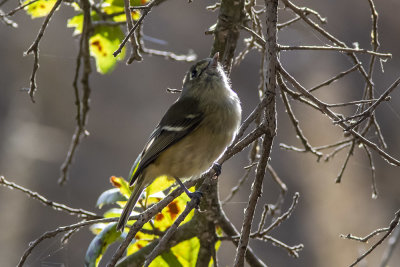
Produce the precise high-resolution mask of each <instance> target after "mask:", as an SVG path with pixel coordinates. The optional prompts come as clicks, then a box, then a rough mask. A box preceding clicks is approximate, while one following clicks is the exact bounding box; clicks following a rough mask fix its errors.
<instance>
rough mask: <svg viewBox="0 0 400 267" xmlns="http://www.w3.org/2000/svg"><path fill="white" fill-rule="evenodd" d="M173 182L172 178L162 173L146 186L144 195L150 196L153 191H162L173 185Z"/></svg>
mask: <svg viewBox="0 0 400 267" xmlns="http://www.w3.org/2000/svg"><path fill="white" fill-rule="evenodd" d="M174 182H175V180H174V179H173V178H171V177H168V176H166V175H162V176H160V177H158V178H157V179H155V180H154V182H152V183H151V185H149V186H148V187H147V188H146V196H151V195H153V194H155V193H158V192H160V191H163V190H165V189H167V188H168V187H170V186H171V185H173V183H174Z"/></svg>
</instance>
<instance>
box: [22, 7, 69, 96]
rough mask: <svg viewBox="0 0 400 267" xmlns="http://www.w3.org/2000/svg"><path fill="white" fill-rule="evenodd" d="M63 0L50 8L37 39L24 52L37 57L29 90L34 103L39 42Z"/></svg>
mask: <svg viewBox="0 0 400 267" xmlns="http://www.w3.org/2000/svg"><path fill="white" fill-rule="evenodd" d="M61 2H62V0H57V2H56V3H55V4H54V6H53V8H52V9H51V10H50V12H49V14H48V15H47V16H46V18H45V19H44V21H43V24H42V26H41V27H40V30H39V33H38V35H37V36H36V39H35V41H34V42H33V44H32V45H31V46H30V47H29V48H28V50H26V52H25V53H24V54H25V55H29V54H30V53H33V55H34V58H35V59H34V62H33V70H32V75H31V87H30V89H29V91H28V94H29V96H30V97H31V100H32V102H33V103H35V99H34V95H35V92H36V88H37V87H36V72H37V70H38V68H39V42H40V40H41V39H42V37H43V34H44V31H45V30H46V28H47V25H48V24H49V21H50V19H51V17H52V16H53V14H54V12H55V11H56V9H57V8H58V7H59V6H60V4H61Z"/></svg>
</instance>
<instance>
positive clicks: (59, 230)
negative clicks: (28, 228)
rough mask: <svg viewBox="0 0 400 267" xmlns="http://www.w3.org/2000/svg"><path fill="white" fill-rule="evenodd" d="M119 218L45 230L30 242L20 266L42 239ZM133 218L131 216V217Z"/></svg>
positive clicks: (83, 222) (19, 266) (114, 219)
mask: <svg viewBox="0 0 400 267" xmlns="http://www.w3.org/2000/svg"><path fill="white" fill-rule="evenodd" d="M135 218H137V216H135V217H132V219H135ZM118 219H119V218H102V219H95V220H89V221H82V222H79V223H75V224H71V225H67V226H60V227H58V228H57V229H55V230H52V231H47V232H45V233H44V234H43V235H41V236H40V237H39V238H38V239H36V240H34V241H32V242H30V243H29V247H28V248H27V249H26V250H25V252H24V254H23V255H22V257H21V259H20V260H19V263H18V265H17V266H18V267H22V266H23V265H24V263H25V261H26V259H27V258H28V257H29V255H30V254H31V253H32V251H33V249H34V248H35V247H36V246H37V245H39V244H40V243H41V242H42V241H44V240H46V239H49V238H53V237H55V236H56V235H58V234H60V233H63V232H67V231H71V230H74V229H80V228H82V227H84V226H87V225H93V224H95V223H110V222H116V221H118ZM130 219H131V218H130Z"/></svg>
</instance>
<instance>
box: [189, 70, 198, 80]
mask: <svg viewBox="0 0 400 267" xmlns="http://www.w3.org/2000/svg"><path fill="white" fill-rule="evenodd" d="M196 75H197V70H196V69H193V70H192V72H191V73H190V78H191V79H193V78H195V77H196Z"/></svg>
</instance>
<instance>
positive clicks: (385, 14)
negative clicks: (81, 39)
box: [0, 0, 400, 266]
mask: <svg viewBox="0 0 400 267" xmlns="http://www.w3.org/2000/svg"><path fill="white" fill-rule="evenodd" d="M295 2H296V4H299V5H307V6H308V7H311V8H313V9H315V10H317V11H318V12H320V14H321V15H322V16H324V17H327V18H328V22H329V23H328V24H327V26H326V28H327V29H328V30H329V31H330V32H331V33H333V34H334V35H335V36H337V37H338V38H339V39H341V40H342V41H345V42H346V44H348V45H349V46H351V44H352V43H353V42H359V45H360V47H361V48H370V39H369V38H370V24H371V22H370V13H369V6H368V2H367V0H355V1H345V0H340V1H317V0H312V1H295ZM212 3H213V2H211V1H194V3H191V4H188V3H186V2H185V1H176V0H171V1H167V2H166V3H164V4H163V5H161V6H159V7H157V8H155V9H154V10H153V11H152V12H151V14H150V15H149V16H148V18H147V19H146V20H145V24H144V31H145V34H146V35H148V36H151V37H154V38H157V39H160V40H164V41H166V42H167V44H165V45H159V44H156V43H151V42H146V43H147V46H148V47H154V48H158V49H165V50H170V51H174V52H176V53H186V52H188V50H189V49H193V50H194V51H195V53H196V54H197V55H198V56H199V58H203V57H207V56H208V54H209V51H210V47H211V45H212V41H213V40H212V37H211V36H209V35H208V36H204V31H205V30H206V29H207V28H208V27H209V26H211V25H212V24H214V23H215V21H216V16H217V13H213V12H209V11H206V10H205V6H207V5H208V4H212ZM16 5H17V4H16V3H15V1H10V3H8V4H7V5H5V6H3V7H2V8H3V9H4V10H9V9H11V8H13V7H15V6H16ZM376 7H377V10H378V13H379V15H380V16H379V38H380V43H381V48H380V51H382V52H391V53H393V59H392V60H389V61H388V62H387V63H384V64H383V66H384V70H385V72H384V73H382V72H381V71H380V68H379V64H377V65H376V66H377V67H376V69H375V74H374V78H375V85H376V88H375V89H376V94H377V95H378V94H380V93H382V92H383V91H384V90H385V89H386V88H387V87H388V86H389V85H390V84H391V83H392V82H393V81H394V80H395V79H396V78H397V77H398V76H399V73H400V57H399V52H400V51H399V50H400V49H399V48H400V16H399V12H400V2H399V1H397V0H386V1H376ZM280 11H281V14H280V18H281V19H282V21H283V20H284V19H285V18H289V17H291V16H288V15H287V14H288V13H287V12H285V11H284V10H282V9H281V10H280ZM289 14H290V13H289ZM72 16H73V11H72V8H70V7H67V6H62V7H61V8H60V10H59V11H58V12H57V13H56V14H55V16H54V17H53V19H52V20H51V23H50V25H49V27H48V29H47V30H46V33H45V36H44V38H43V39H42V41H41V43H40V52H41V53H40V68H39V71H38V75H37V82H38V92H37V94H36V104H32V103H31V101H30V99H29V97H28V95H27V94H26V93H25V92H21V91H20V89H21V88H24V87H28V86H29V78H30V75H31V71H32V64H33V57H32V56H27V57H23V52H24V51H26V49H27V48H28V47H29V46H30V44H31V43H32V42H33V40H34V39H35V37H36V35H37V32H38V30H39V28H40V26H41V24H42V21H43V19H36V20H33V21H32V20H31V19H30V18H29V17H28V16H27V15H25V14H24V12H20V13H18V14H17V15H15V16H14V19H15V20H16V21H17V22H18V23H19V28H17V29H12V28H10V27H7V26H5V25H4V24H1V25H0V36H1V42H0V58H1V61H0V62H1V63H0V69H1V71H0V85H1V86H0V88H1V94H0V151H1V153H0V174H1V175H4V176H5V177H6V179H9V180H11V181H13V182H15V183H18V184H20V185H22V186H25V187H27V188H29V189H31V190H33V191H37V192H39V193H40V194H42V195H44V196H45V197H47V198H48V199H50V200H53V201H57V202H60V203H65V204H67V205H69V206H71V207H75V208H78V207H81V208H84V209H87V210H93V211H96V212H97V213H101V212H103V211H101V210H96V208H95V203H96V199H97V197H98V196H99V195H100V194H101V193H102V192H103V191H104V190H106V189H108V188H110V183H109V177H110V176H111V175H117V176H125V177H126V175H127V173H128V171H129V169H130V164H131V163H132V161H133V160H134V159H135V157H136V155H137V153H139V152H140V150H141V149H142V146H143V144H144V143H145V141H146V139H147V136H148V135H149V133H150V132H151V131H152V130H153V127H154V126H155V125H156V124H157V123H158V121H159V119H160V118H161V116H162V115H163V113H164V112H165V110H166V108H167V107H168V106H169V105H170V104H171V103H172V102H173V101H174V100H175V99H176V97H177V95H173V94H168V93H166V92H165V89H166V88H167V87H170V88H179V87H180V86H181V82H182V79H183V76H184V73H185V71H186V70H187V69H188V68H189V66H190V64H189V63H180V62H173V61H168V60H164V59H162V58H158V57H148V56H144V61H143V62H142V63H134V64H132V65H129V66H126V65H125V64H124V63H120V64H119V65H118V66H117V67H116V69H115V70H114V72H112V73H111V74H108V75H100V74H97V73H93V75H92V76H91V78H90V84H91V88H92V95H91V110H90V114H89V122H88V125H87V129H88V130H89V131H90V133H91V135H90V136H89V137H88V138H86V139H85V140H83V142H82V143H81V145H80V146H79V150H78V152H77V154H76V156H75V159H74V164H73V165H72V167H71V169H70V170H71V171H70V180H69V181H68V182H67V184H66V186H64V187H60V186H58V184H57V179H58V177H59V167H60V165H61V163H62V162H63V160H64V158H65V156H66V153H67V150H68V147H69V143H70V139H71V135H72V133H73V131H74V127H75V119H74V118H75V106H74V95H73V89H72V80H73V75H74V69H75V67H74V64H75V57H76V54H77V49H78V40H77V39H76V38H75V39H74V38H72V37H71V36H72V29H67V28H66V20H67V19H68V18H70V17H72ZM242 36H248V35H247V33H243V34H242ZM279 42H280V43H281V44H285V45H301V44H316V45H324V44H325V43H326V42H325V40H324V39H323V38H322V37H319V36H318V35H317V34H315V33H314V32H312V31H311V30H310V29H309V28H308V27H307V26H306V25H305V23H301V22H300V23H296V24H295V25H294V26H293V27H291V28H288V29H285V30H282V31H281V32H280V33H279ZM240 47H241V48H243V44H242V43H240ZM259 57H260V55H259V53H257V52H255V51H252V52H251V53H250V54H249V55H248V56H247V58H246V59H245V60H244V61H243V63H242V64H241V65H240V66H239V67H238V68H235V69H234V70H233V72H232V75H231V78H232V84H233V87H234V89H235V90H236V91H237V93H238V94H239V96H240V98H241V100H242V103H243V110H244V112H243V113H244V117H246V116H247V115H248V114H249V112H250V111H251V110H252V108H253V107H254V105H255V103H256V101H257V90H256V88H257V85H258V64H259ZM360 59H361V60H362V61H363V63H364V64H367V62H368V57H365V56H360ZM281 61H282V63H283V65H284V66H285V67H286V68H287V70H289V71H290V72H291V73H292V74H293V75H294V76H295V77H296V78H297V79H298V80H299V81H301V82H302V83H303V84H304V85H305V86H307V87H311V86H313V85H316V84H318V83H320V82H322V81H324V80H326V79H328V78H330V77H332V76H334V75H336V73H337V72H340V71H344V70H346V69H348V68H349V67H351V66H352V63H351V62H350V61H349V60H348V58H347V57H346V56H344V55H340V54H338V53H333V52H325V53H321V52H285V53H282V54H281ZM93 67H94V65H93ZM362 88H363V82H362V79H361V78H360V77H359V76H358V75H357V74H356V73H353V74H351V75H349V76H347V77H346V78H344V79H342V80H341V81H339V82H336V83H334V84H333V85H332V86H330V87H329V88H325V89H323V90H321V92H319V93H317V95H318V96H319V97H320V98H321V99H322V100H325V101H327V102H330V103H333V102H343V101H346V100H347V101H348V100H355V99H358V98H360V96H361V94H362ZM399 102H400V92H399V89H396V90H395V91H394V93H393V94H392V101H391V102H390V103H385V104H383V105H381V106H380V107H379V108H378V110H377V118H378V120H379V121H380V122H381V125H382V130H383V133H384V135H385V137H386V140H387V143H388V144H389V149H388V151H389V152H391V153H392V154H394V155H395V156H397V158H399V157H400V152H399V147H400V144H399V138H398V136H399V134H400V107H399V104H398V103H399ZM277 103H278V112H279V113H278V136H277V137H276V139H275V144H274V147H273V153H272V156H271V158H272V161H271V164H272V166H274V167H275V169H276V170H277V172H278V174H279V175H280V177H281V178H282V179H283V181H284V182H285V183H286V184H287V186H288V188H289V192H288V195H287V198H286V202H285V208H287V207H288V206H289V205H290V203H291V197H292V195H293V194H294V193H295V192H296V191H298V192H300V196H301V197H300V203H299V204H298V206H297V209H296V210H295V212H294V213H293V215H292V217H291V218H290V219H289V220H288V221H287V222H285V223H283V224H282V225H281V226H280V227H279V228H278V229H277V230H275V231H274V232H273V233H272V235H273V236H274V237H276V238H278V239H280V240H282V241H284V242H286V243H287V244H289V245H295V244H298V243H303V244H304V245H305V248H304V249H303V251H301V252H300V258H299V259H294V258H291V257H289V256H288V254H287V253H286V251H284V250H282V249H280V248H276V247H274V246H272V245H271V244H269V243H267V244H265V243H262V242H258V241H257V242H252V244H251V245H252V246H253V248H254V249H255V251H256V253H257V254H258V255H260V257H261V258H262V259H263V260H265V262H266V263H267V264H268V265H269V266H348V265H349V264H350V263H352V262H353V261H354V260H355V259H356V258H357V257H358V256H359V255H360V253H362V252H364V251H365V250H366V249H368V248H369V246H370V245H371V244H373V242H372V243H371V242H370V244H367V245H363V244H359V243H356V242H354V241H350V240H344V239H342V238H340V236H339V235H340V234H341V233H343V234H347V233H353V234H356V235H359V236H364V235H366V234H368V233H369V232H371V231H372V230H374V229H376V228H380V227H385V226H387V225H388V224H389V222H390V220H391V219H392V218H393V214H394V212H395V211H396V210H398V209H399V207H400V180H399V178H400V177H399V173H400V172H399V169H398V168H395V167H392V166H389V165H388V164H387V163H386V162H384V161H383V160H381V159H380V158H379V157H378V156H377V155H376V154H374V159H375V162H376V170H377V185H378V190H379V192H380V195H379V198H378V199H377V200H372V199H371V178H370V170H369V165H368V159H367V158H366V156H365V154H364V153H363V152H362V150H359V149H356V152H355V156H354V157H353V158H352V159H351V161H350V163H349V166H348V168H347V170H346V171H345V174H344V177H343V181H342V183H341V184H335V183H334V181H335V178H336V175H337V174H338V173H339V168H340V167H341V165H342V162H343V161H344V158H345V155H346V152H344V151H342V152H341V153H339V154H338V155H336V157H335V158H334V159H333V161H330V162H329V163H325V162H321V163H316V158H315V156H314V155H309V154H299V153H296V152H289V151H284V150H281V149H280V148H279V143H282V142H283V143H286V144H290V145H292V144H293V145H297V146H300V144H299V141H298V140H297V139H296V137H295V134H294V131H293V127H292V125H291V124H290V123H289V120H288V117H287V115H286V114H285V112H284V110H283V108H282V102H281V101H280V99H279V98H278V101H277ZM294 110H295V111H296V114H297V116H298V119H299V120H300V123H301V124H300V125H301V127H302V129H303V131H304V133H305V134H306V136H307V137H308V139H309V140H310V143H311V144H312V145H314V146H319V145H324V144H328V143H331V142H334V141H336V140H339V139H340V138H341V137H342V133H341V131H340V130H338V129H336V128H335V127H333V126H332V125H331V122H330V121H329V120H328V119H327V118H326V117H325V116H321V115H320V114H316V113H315V112H314V111H313V110H310V109H309V108H305V107H303V106H301V105H298V104H297V103H295V104H294ZM375 141H376V140H375ZM361 152H362V153H361ZM246 158H247V153H246V152H243V153H241V154H239V155H237V156H236V157H235V158H234V159H232V160H231V161H229V162H228V163H226V164H225V165H224V166H223V174H222V176H221V177H220V194H221V198H225V196H226V195H227V194H228V193H229V190H230V188H231V187H232V186H234V185H235V184H236V182H237V180H238V179H239V178H240V176H241V173H242V172H243V170H242V169H240V168H239V167H240V166H244V165H246ZM251 179H252V177H251ZM250 185H251V181H248V182H247V183H246V184H245V187H243V189H242V190H241V191H240V192H239V194H238V195H237V196H236V197H235V198H234V199H233V200H232V201H231V202H230V203H228V204H227V205H226V206H225V210H226V212H227V214H228V215H229V216H230V218H232V220H233V222H234V223H235V225H236V226H237V228H240V226H241V221H242V217H243V210H244V208H245V206H246V203H247V202H246V201H247V199H248V195H249V190H250ZM278 193H279V190H278V188H277V186H276V185H275V184H274V183H273V182H272V181H271V179H270V178H269V177H266V179H265V182H264V194H263V196H262V199H261V200H260V203H259V207H258V213H257V218H256V221H258V220H259V217H260V213H261V210H262V204H265V203H274V202H275V200H276V197H277V195H278ZM0 214H1V216H0V266H14V265H16V263H17V262H18V260H19V258H20V256H21V255H22V254H23V252H24V250H25V249H26V248H27V246H28V243H29V242H30V241H33V240H35V239H36V238H37V237H39V236H40V235H41V234H42V233H44V232H45V231H47V230H52V229H55V228H57V227H58V226H62V225H67V224H71V223H74V222H77V221H78V220H77V219H76V218H75V217H72V216H69V215H66V214H64V213H62V212H57V211H54V210H52V209H50V208H48V207H45V206H43V205H41V204H39V203H38V202H37V201H34V200H32V199H29V198H28V197H26V196H25V195H24V194H22V193H21V192H17V191H15V190H14V191H13V190H9V189H7V188H4V187H1V188H0ZM92 238H93V235H92V234H91V233H90V232H89V231H88V230H87V228H85V229H83V230H81V231H79V232H78V233H76V234H74V236H73V237H72V239H71V240H70V242H69V243H68V244H67V245H61V244H60V241H59V240H60V239H59V237H57V238H53V239H50V240H48V241H45V242H43V243H42V244H41V245H40V246H39V247H37V248H36V249H35V250H34V251H33V253H32V255H31V256H30V257H29V259H28V261H27V264H26V266H82V264H83V259H84V255H85V252H86V248H87V246H88V245H89V242H90V240H91V239H92ZM386 247H387V245H386V242H385V243H384V245H382V246H380V247H379V248H378V249H377V250H376V251H375V252H374V253H373V254H372V255H371V256H368V257H367V262H365V263H364V264H361V265H360V266H378V263H379V262H380V259H381V257H382V253H383V251H384V249H385V248H386ZM114 249H115V247H112V248H111V249H110V251H109V252H108V253H107V257H109V256H110V255H111V254H112V251H113V250H114ZM399 249H400V248H399V247H397V251H396V252H395V253H394V256H393V258H392V260H391V266H399V265H400V253H398V252H399ZM233 254H234V250H233V245H231V243H230V242H227V241H225V242H224V243H223V244H222V247H221V249H220V251H219V260H220V265H221V266H230V265H231V264H232V261H233V256H232V255H233ZM103 265H104V263H103Z"/></svg>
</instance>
